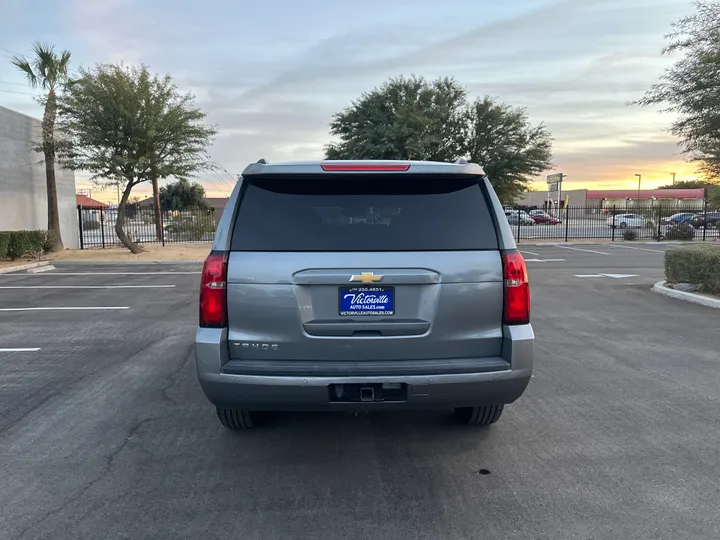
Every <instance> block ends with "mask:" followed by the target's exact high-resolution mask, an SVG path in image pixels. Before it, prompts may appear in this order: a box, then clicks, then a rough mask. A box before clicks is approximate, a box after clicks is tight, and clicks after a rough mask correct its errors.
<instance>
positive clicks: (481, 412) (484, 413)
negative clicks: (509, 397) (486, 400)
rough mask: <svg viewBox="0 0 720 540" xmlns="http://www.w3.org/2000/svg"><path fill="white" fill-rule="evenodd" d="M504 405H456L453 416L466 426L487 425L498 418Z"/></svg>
mask: <svg viewBox="0 0 720 540" xmlns="http://www.w3.org/2000/svg"><path fill="white" fill-rule="evenodd" d="M503 407H504V405H483V406H481V407H458V408H456V409H455V416H456V417H457V419H458V420H460V422H462V423H463V424H467V425H468V426H489V425H490V424H494V423H495V422H497V421H498V420H500V416H501V415H502V412H503Z"/></svg>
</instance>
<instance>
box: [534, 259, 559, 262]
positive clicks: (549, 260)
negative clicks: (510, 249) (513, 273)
mask: <svg viewBox="0 0 720 540" xmlns="http://www.w3.org/2000/svg"><path fill="white" fill-rule="evenodd" d="M525 262H565V259H525Z"/></svg>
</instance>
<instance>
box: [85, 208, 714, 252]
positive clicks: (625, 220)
mask: <svg viewBox="0 0 720 540" xmlns="http://www.w3.org/2000/svg"><path fill="white" fill-rule="evenodd" d="M77 210H78V223H79V234H80V247H81V249H87V248H90V247H103V248H104V247H108V246H117V245H120V240H119V238H118V237H117V234H116V233H115V222H116V220H117V209H116V208H110V207H97V208H89V207H83V206H78V207H77ZM506 216H507V218H508V222H509V223H510V227H511V228H512V230H513V234H514V235H515V239H516V240H530V241H532V240H536V241H538V242H544V241H548V242H568V241H572V240H597V241H602V242H605V241H612V242H622V241H632V240H646V241H662V240H687V241H689V240H695V241H708V240H709V241H717V240H720V208H712V207H710V206H708V205H707V204H702V205H701V206H698V205H692V206H689V205H687V206H677V205H673V206H662V205H657V206H647V207H646V206H641V207H634V206H622V207H621V206H612V207H608V208H598V207H581V206H570V207H567V208H563V209H559V210H556V211H555V212H545V211H543V210H540V209H531V208H526V209H525V210H520V209H517V208H514V209H507V210H506ZM219 218H220V216H219V215H217V216H216V215H215V211H214V209H212V208H193V209H186V210H182V211H166V212H161V224H160V227H158V226H157V224H156V222H155V208H154V207H152V206H139V205H136V204H130V205H128V206H127V207H126V208H125V225H124V230H125V232H126V233H127V235H128V236H129V237H130V239H131V240H133V241H134V242H138V243H162V244H163V245H165V244H168V243H186V242H212V240H213V238H214V236H215V229H216V226H217V220H218V219H219Z"/></svg>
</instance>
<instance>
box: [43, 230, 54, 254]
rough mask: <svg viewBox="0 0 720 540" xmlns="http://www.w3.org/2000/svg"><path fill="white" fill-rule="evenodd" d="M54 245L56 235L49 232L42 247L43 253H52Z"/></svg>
mask: <svg viewBox="0 0 720 540" xmlns="http://www.w3.org/2000/svg"><path fill="white" fill-rule="evenodd" d="M54 243H55V234H54V233H51V232H50V231H48V232H47V234H46V235H45V242H43V246H42V250H43V253H50V250H51V249H52V248H53V244H54Z"/></svg>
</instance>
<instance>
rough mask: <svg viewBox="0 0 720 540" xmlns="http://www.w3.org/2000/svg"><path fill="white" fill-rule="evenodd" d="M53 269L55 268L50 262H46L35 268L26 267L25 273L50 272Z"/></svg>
mask: <svg viewBox="0 0 720 540" xmlns="http://www.w3.org/2000/svg"><path fill="white" fill-rule="evenodd" d="M53 270H56V268H55V267H54V266H53V265H52V264H48V265H45V266H37V267H35V268H28V270H27V273H28V274H42V273H43V272H52V271H53Z"/></svg>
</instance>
